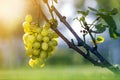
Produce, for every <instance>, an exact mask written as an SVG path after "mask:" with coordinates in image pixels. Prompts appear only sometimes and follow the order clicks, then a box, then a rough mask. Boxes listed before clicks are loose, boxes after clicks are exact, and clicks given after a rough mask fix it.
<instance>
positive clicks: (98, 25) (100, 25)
mask: <svg viewBox="0 0 120 80" xmlns="http://www.w3.org/2000/svg"><path fill="white" fill-rule="evenodd" d="M106 27H107V26H106V25H103V24H97V25H96V26H95V28H96V29H97V32H99V33H103V32H104V31H105V30H106Z"/></svg>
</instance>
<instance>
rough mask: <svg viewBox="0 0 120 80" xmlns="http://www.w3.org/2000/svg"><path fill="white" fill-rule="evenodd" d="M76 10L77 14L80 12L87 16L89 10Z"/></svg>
mask: <svg viewBox="0 0 120 80" xmlns="http://www.w3.org/2000/svg"><path fill="white" fill-rule="evenodd" d="M77 12H78V14H82V15H84V16H87V15H88V14H89V10H87V11H77Z"/></svg>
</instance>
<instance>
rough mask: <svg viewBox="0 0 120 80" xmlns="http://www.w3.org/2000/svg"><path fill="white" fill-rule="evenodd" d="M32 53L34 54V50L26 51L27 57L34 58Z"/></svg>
mask: <svg viewBox="0 0 120 80" xmlns="http://www.w3.org/2000/svg"><path fill="white" fill-rule="evenodd" d="M32 53H33V50H32V49H27V50H26V55H27V56H28V57H32Z"/></svg>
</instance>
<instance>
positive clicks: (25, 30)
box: [23, 21, 31, 33]
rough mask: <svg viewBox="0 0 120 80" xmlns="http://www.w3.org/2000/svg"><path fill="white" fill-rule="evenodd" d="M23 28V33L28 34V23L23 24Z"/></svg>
mask: <svg viewBox="0 0 120 80" xmlns="http://www.w3.org/2000/svg"><path fill="white" fill-rule="evenodd" d="M23 28H24V32H26V33H27V32H28V33H29V32H30V31H31V30H30V23H28V22H26V21H25V22H23Z"/></svg>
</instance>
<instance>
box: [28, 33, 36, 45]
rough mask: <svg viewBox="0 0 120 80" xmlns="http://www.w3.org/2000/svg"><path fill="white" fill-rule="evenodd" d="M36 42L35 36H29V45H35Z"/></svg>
mask: <svg viewBox="0 0 120 80" xmlns="http://www.w3.org/2000/svg"><path fill="white" fill-rule="evenodd" d="M35 40H36V37H35V35H29V36H28V42H29V43H33V42H34V41H35Z"/></svg>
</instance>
